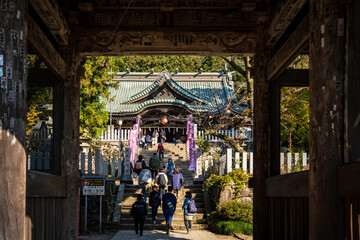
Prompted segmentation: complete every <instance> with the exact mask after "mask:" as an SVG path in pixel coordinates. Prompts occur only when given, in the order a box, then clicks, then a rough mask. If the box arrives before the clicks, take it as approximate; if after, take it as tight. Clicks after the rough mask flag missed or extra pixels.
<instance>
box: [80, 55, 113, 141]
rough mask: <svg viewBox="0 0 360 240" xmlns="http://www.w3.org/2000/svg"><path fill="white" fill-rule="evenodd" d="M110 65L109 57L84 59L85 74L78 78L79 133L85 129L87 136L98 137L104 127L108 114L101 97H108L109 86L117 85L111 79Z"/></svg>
mask: <svg viewBox="0 0 360 240" xmlns="http://www.w3.org/2000/svg"><path fill="white" fill-rule="evenodd" d="M111 67H112V58H109V57H87V58H86V59H85V64H84V68H85V76H84V78H82V79H81V80H80V135H81V134H83V133H84V131H85V130H86V131H87V135H88V136H89V137H91V138H98V137H100V136H101V133H102V131H104V130H105V129H106V125H107V123H108V121H109V116H108V112H107V111H106V109H105V105H106V104H105V102H104V101H102V99H109V97H110V92H109V90H110V88H111V87H117V83H116V82H112V81H111V80H112V78H113V75H112V74H111V73H110V72H111ZM109 100H110V101H112V99H109Z"/></svg>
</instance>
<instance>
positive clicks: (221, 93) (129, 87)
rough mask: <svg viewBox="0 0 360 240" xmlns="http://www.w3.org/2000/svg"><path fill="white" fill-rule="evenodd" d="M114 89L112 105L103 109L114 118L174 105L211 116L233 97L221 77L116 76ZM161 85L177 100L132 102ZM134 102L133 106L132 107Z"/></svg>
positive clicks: (178, 75) (164, 73)
mask: <svg viewBox="0 0 360 240" xmlns="http://www.w3.org/2000/svg"><path fill="white" fill-rule="evenodd" d="M115 80H116V81H119V87H118V88H117V89H111V90H110V94H111V97H112V98H114V101H113V102H112V103H111V104H110V102H109V101H108V100H107V101H106V108H107V110H108V111H111V112H112V113H113V114H116V115H129V114H137V113H139V112H141V111H143V110H144V109H146V108H147V107H149V106H164V105H177V106H181V107H185V108H186V109H187V110H188V111H189V112H199V113H208V112H215V111H217V110H218V109H221V108H223V107H224V106H225V103H226V102H227V101H228V100H230V99H231V97H232V94H233V87H232V82H231V80H230V79H229V77H228V75H227V74H224V73H201V74H199V73H179V74H170V73H168V72H167V71H163V72H161V73H158V74H156V73H153V74H147V73H117V74H116V75H115ZM162 84H167V85H168V86H169V87H170V88H171V89H173V90H174V91H175V92H176V93H178V94H179V95H181V96H183V97H184V98H185V99H187V102H186V101H183V100H181V99H150V100H146V101H142V102H141V103H138V102H136V101H137V100H139V99H142V98H144V97H147V96H149V95H151V94H152V92H153V91H155V90H156V89H157V88H158V87H160V86H161V85H162ZM134 102H135V103H134Z"/></svg>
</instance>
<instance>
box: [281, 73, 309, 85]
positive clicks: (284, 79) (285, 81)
mask: <svg viewBox="0 0 360 240" xmlns="http://www.w3.org/2000/svg"><path fill="white" fill-rule="evenodd" d="M277 80H278V81H279V85H280V86H282V87H286V86H291V87H306V86H309V69H286V70H285V71H284V72H283V73H281V75H280V76H279V77H278V78H277Z"/></svg>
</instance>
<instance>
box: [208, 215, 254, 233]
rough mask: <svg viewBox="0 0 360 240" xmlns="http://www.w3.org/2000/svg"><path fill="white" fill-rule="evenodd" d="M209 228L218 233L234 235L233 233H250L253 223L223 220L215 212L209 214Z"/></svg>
mask: <svg viewBox="0 0 360 240" xmlns="http://www.w3.org/2000/svg"><path fill="white" fill-rule="evenodd" d="M209 227H210V229H211V230H212V231H213V232H215V233H218V234H226V235H234V234H235V233H242V234H246V235H252V233H253V225H252V224H251V223H247V222H243V221H239V220H235V221H233V220H224V219H222V218H221V217H220V216H219V215H218V214H217V213H216V212H214V213H212V214H210V216H209Z"/></svg>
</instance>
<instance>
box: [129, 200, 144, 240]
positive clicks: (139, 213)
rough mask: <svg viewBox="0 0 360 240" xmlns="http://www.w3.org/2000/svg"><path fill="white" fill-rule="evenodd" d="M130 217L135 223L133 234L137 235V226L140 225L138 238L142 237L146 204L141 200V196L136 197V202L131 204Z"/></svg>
mask: <svg viewBox="0 0 360 240" xmlns="http://www.w3.org/2000/svg"><path fill="white" fill-rule="evenodd" d="M130 214H131V216H132V217H133V218H134V223H135V233H136V234H139V224H140V236H142V235H143V231H144V222H145V217H146V215H147V207H146V203H145V202H144V200H143V196H142V195H141V194H138V195H137V201H136V202H134V203H133V205H132V206H131V211H130Z"/></svg>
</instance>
